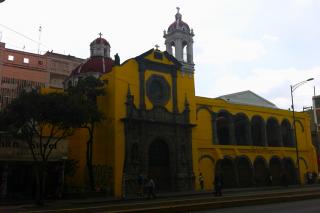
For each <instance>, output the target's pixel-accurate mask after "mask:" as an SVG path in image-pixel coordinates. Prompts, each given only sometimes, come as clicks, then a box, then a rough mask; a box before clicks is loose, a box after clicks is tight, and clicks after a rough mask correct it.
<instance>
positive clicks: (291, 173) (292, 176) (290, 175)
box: [283, 158, 297, 185]
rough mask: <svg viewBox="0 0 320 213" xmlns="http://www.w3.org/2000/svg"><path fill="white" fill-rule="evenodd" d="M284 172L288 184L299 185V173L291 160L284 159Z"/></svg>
mask: <svg viewBox="0 0 320 213" xmlns="http://www.w3.org/2000/svg"><path fill="white" fill-rule="evenodd" d="M283 167H284V172H285V173H286V177H287V183H288V184H289V185H293V184H296V183H297V172H296V168H295V165H294V163H293V161H292V159H291V158H284V159H283Z"/></svg>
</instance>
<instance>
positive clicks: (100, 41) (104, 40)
mask: <svg viewBox="0 0 320 213" xmlns="http://www.w3.org/2000/svg"><path fill="white" fill-rule="evenodd" d="M94 44H104V45H107V46H110V44H109V42H108V41H107V40H106V39H104V38H101V37H99V38H96V39H95V40H94V41H93V42H91V44H90V46H91V45H94Z"/></svg>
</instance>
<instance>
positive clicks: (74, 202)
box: [0, 184, 320, 213]
mask: <svg viewBox="0 0 320 213" xmlns="http://www.w3.org/2000/svg"><path fill="white" fill-rule="evenodd" d="M313 191H317V192H320V185H319V184H314V185H304V186H298V185H294V186H289V187H281V186H275V187H261V188H234V189H225V190H224V191H223V198H228V199H229V198H230V199H231V198H241V197H246V196H255V195H256V196H259V195H260V196H262V195H264V194H274V195H275V196H277V194H280V193H281V194H283V193H288V194H289V193H291V194H292V193H294V194H298V193H303V192H310V193H312V192H313ZM211 195H212V196H211ZM192 197H197V198H198V197H204V198H205V197H210V198H211V199H215V197H214V196H213V191H212V190H210V191H190V192H172V193H159V194H157V199H155V200H157V201H161V200H164V201H165V200H168V201H169V200H174V199H178V198H186V199H187V198H192ZM216 199H220V198H216ZM228 199H224V200H228ZM137 201H143V202H145V203H148V202H151V201H154V200H147V199H146V198H138V197H127V198H126V199H116V198H114V197H88V198H80V199H64V200H48V201H46V202H45V204H46V205H45V207H43V208H40V209H43V210H44V209H48V208H68V207H75V206H80V205H94V204H97V205H99V204H106V205H108V204H110V205H111V204H130V203H134V202H137ZM33 207H35V206H34V204H33V202H32V201H29V202H25V203H21V202H16V203H14V202H12V203H7V204H6V205H1V206H0V212H8V213H9V212H26V211H30V210H31V209H38V208H33ZM40 209H39V210H40Z"/></svg>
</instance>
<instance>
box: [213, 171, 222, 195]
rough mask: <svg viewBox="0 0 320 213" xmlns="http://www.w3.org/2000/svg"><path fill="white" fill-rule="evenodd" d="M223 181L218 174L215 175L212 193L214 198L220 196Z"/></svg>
mask: <svg viewBox="0 0 320 213" xmlns="http://www.w3.org/2000/svg"><path fill="white" fill-rule="evenodd" d="M222 188H223V179H222V175H221V174H220V173H217V174H216V175H215V177H214V191H215V195H216V196H222Z"/></svg>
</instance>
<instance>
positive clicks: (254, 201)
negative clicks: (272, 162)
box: [0, 185, 320, 213]
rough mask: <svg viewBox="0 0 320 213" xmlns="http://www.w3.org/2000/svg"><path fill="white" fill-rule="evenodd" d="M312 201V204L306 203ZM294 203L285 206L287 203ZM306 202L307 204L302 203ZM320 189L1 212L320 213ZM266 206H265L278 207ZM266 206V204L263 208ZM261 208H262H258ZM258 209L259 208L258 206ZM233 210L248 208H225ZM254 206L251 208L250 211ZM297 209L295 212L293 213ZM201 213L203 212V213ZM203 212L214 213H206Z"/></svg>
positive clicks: (14, 207) (63, 203) (103, 200)
mask: <svg viewBox="0 0 320 213" xmlns="http://www.w3.org/2000/svg"><path fill="white" fill-rule="evenodd" d="M306 199H309V200H306ZM294 200H295V202H294V203H285V201H288V202H291V201H294ZM301 200H306V201H301ZM319 201H320V186H319V185H312V186H302V187H301V186H292V187H288V188H283V187H272V188H270V187H268V188H264V189H263V188H260V189H254V188H251V189H233V190H231V189H230V190H225V193H224V195H223V197H215V196H213V194H212V192H210V191H202V192H194V193H193V194H192V193H191V192H190V194H179V193H178V194H174V193H171V194H159V195H158V198H157V199H150V200H148V199H134V198H130V199H128V200H115V199H111V198H107V197H100V198H98V197H96V198H93V197H92V198H89V197H88V198H87V199H66V200H51V201H47V203H46V205H45V206H44V207H35V206H34V205H33V204H32V203H29V204H28V203H25V204H23V203H16V204H14V203H12V204H11V205H2V206H1V205H0V212H6V213H9V212H37V213H38V212H50V213H53V212H59V213H62V212H118V213H119V212H166V213H168V212H197V211H198V209H199V210H200V209H213V208H214V209H215V210H214V212H240V213H241V212H246V213H247V212H259V213H263V212H268V213H270V212H272V213H274V212H288V209H290V213H295V212H320V209H319V207H318V205H317V204H318V202H319ZM277 202H282V203H281V204H271V205H264V204H265V203H277ZM262 203H263V204H262ZM258 204H261V205H258ZM254 205H257V206H254ZM231 206H247V207H235V208H224V207H231ZM249 206H251V207H249ZM291 209H294V211H291ZM199 212H201V211H199ZM202 212H213V210H211V211H210V210H206V211H202Z"/></svg>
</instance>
